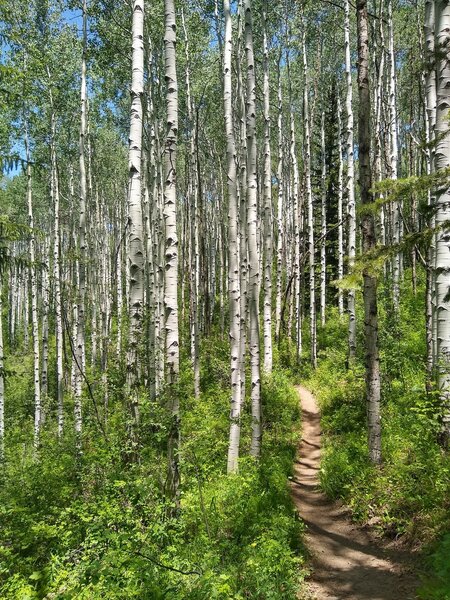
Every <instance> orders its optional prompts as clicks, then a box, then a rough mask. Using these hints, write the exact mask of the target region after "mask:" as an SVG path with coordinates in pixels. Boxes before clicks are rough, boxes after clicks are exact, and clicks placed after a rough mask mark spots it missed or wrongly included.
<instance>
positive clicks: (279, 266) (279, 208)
mask: <svg viewBox="0 0 450 600" xmlns="http://www.w3.org/2000/svg"><path fill="white" fill-rule="evenodd" d="M281 58H282V50H281V45H280V53H279V57H278V67H277V71H278V73H277V75H278V86H277V87H278V118H277V128H278V166H277V182H278V202H277V233H278V235H277V282H276V300H275V337H276V340H277V342H279V340H280V329H281V294H282V285H283V196H284V186H283V163H284V153H283V94H282V88H281Z"/></svg>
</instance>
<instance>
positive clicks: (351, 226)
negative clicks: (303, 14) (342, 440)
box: [344, 0, 356, 363]
mask: <svg viewBox="0 0 450 600" xmlns="http://www.w3.org/2000/svg"><path fill="white" fill-rule="evenodd" d="M344 42H345V77H346V84H347V85H346V88H347V94H346V100H345V107H346V113H347V127H346V129H347V131H346V133H347V136H346V137H347V144H346V145H347V186H346V187H347V206H348V268H349V271H350V272H351V271H352V269H353V266H354V264H355V257H356V204H355V166H354V148H353V86H352V63H351V58H350V2H349V0H345V23H344ZM347 307H348V318H349V321H348V348H349V363H351V362H352V361H353V360H354V358H355V355H356V307H355V290H354V289H352V290H349V292H348V297H347Z"/></svg>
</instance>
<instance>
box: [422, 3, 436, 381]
mask: <svg viewBox="0 0 450 600" xmlns="http://www.w3.org/2000/svg"><path fill="white" fill-rule="evenodd" d="M424 35H425V47H426V51H425V52H426V56H425V64H426V71H425V112H426V118H425V141H426V144H427V150H426V155H425V156H426V166H427V173H428V175H431V173H432V172H433V169H434V159H435V148H434V144H433V142H434V139H435V127H436V102H437V97H436V58H435V2H434V0H427V1H426V2H425V28H424ZM434 203H435V197H434V195H433V194H432V191H431V190H430V191H429V192H428V205H429V206H433V205H434ZM430 225H431V227H434V225H435V218H434V216H432V217H431V219H430ZM435 261H436V234H434V235H433V236H432V239H431V243H430V248H429V250H428V266H427V275H426V277H427V279H426V300H425V301H426V340H427V378H428V387H430V385H431V382H432V381H433V378H434V372H435V366H436V348H437V330H436V324H437V320H436V286H435V283H436V281H435Z"/></svg>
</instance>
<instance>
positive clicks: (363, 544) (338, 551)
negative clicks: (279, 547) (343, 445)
mask: <svg viewBox="0 0 450 600" xmlns="http://www.w3.org/2000/svg"><path fill="white" fill-rule="evenodd" d="M297 390H298V393H299V396H300V400H301V407H302V419H303V420H302V440H301V443H300V447H299V452H298V457H297V460H296V464H295V470H294V478H293V480H292V485H291V488H292V496H293V499H294V502H295V505H296V506H297V509H298V512H299V514H300V516H301V518H302V520H303V521H304V522H305V524H306V526H307V533H306V544H307V547H308V549H309V552H310V554H311V567H312V574H311V577H310V580H309V583H308V585H309V594H310V596H311V598H314V599H315V600H342V599H344V598H345V599H346V600H413V599H415V598H416V595H415V593H414V590H415V589H416V587H417V579H416V577H415V576H414V575H413V574H412V573H411V572H410V569H408V566H409V561H408V557H407V556H402V551H401V549H400V548H398V547H396V548H388V547H387V546H384V545H381V544H380V543H379V542H378V541H377V540H374V539H373V538H371V537H370V535H369V533H368V532H367V531H365V530H364V529H362V528H360V527H358V526H356V525H355V524H353V523H352V522H351V521H350V519H349V515H348V511H347V509H346V508H345V507H343V506H342V505H339V504H338V503H334V502H331V501H330V500H329V499H328V498H327V497H326V496H325V495H324V494H323V493H322V492H320V490H319V489H318V484H319V475H318V474H319V468H320V448H321V429H320V413H319V408H318V406H317V402H316V400H315V398H314V396H313V395H312V394H311V393H310V392H309V391H308V390H307V389H306V388H304V387H302V386H299V387H298V388H297Z"/></svg>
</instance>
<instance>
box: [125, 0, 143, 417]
mask: <svg viewBox="0 0 450 600" xmlns="http://www.w3.org/2000/svg"><path fill="white" fill-rule="evenodd" d="M131 68H132V79H131V113H130V137H129V148H128V168H129V189H128V242H129V261H128V265H129V286H130V287H129V313H130V329H129V340H128V352H127V386H128V390H129V392H130V393H131V409H132V413H133V418H134V420H135V422H136V423H137V422H138V421H139V406H138V399H137V390H136V386H137V385H139V382H140V365H139V345H140V340H141V333H142V317H143V304H144V239H143V219H142V205H141V166H142V165H141V157H142V96H143V93H144V0H133V21H132V67H131Z"/></svg>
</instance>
